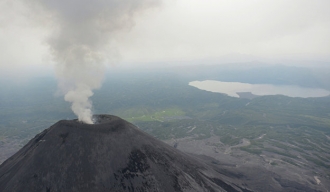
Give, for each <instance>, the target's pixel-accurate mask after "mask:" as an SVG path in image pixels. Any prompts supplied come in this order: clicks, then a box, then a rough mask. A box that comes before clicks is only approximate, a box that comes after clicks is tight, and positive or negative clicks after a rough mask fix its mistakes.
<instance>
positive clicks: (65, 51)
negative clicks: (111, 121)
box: [26, 0, 160, 124]
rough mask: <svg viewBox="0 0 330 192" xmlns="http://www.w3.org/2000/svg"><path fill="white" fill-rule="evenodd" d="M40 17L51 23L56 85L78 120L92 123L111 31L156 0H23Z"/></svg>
mask: <svg viewBox="0 0 330 192" xmlns="http://www.w3.org/2000/svg"><path fill="white" fill-rule="evenodd" d="M26 1H29V4H30V5H32V7H33V10H35V12H36V13H37V14H36V15H38V16H37V17H38V18H39V19H40V18H41V19H42V18H46V19H45V20H44V21H47V22H49V21H50V22H51V23H52V28H53V32H52V34H51V35H50V37H49V39H48V41H47V43H48V45H49V46H50V50H51V53H52V55H53V56H54V60H55V62H56V63H57V65H56V75H57V78H58V81H59V83H58V84H59V88H60V89H61V90H62V91H63V93H64V94H65V97H64V99H65V100H66V101H68V102H71V103H72V106H71V108H72V110H73V112H74V113H75V114H76V115H77V116H78V119H79V120H80V121H83V122H85V123H89V124H92V123H93V121H92V103H91V101H90V99H89V98H90V97H91V96H92V95H93V90H95V89H98V88H100V86H101V83H102V80H103V77H104V70H105V63H106V61H107V58H108V55H109V54H111V53H109V52H108V51H107V50H108V46H109V44H111V41H112V40H113V39H114V38H115V34H116V33H117V32H118V31H120V30H122V29H125V28H129V27H131V26H132V24H133V19H134V17H135V15H137V14H138V13H140V12H141V11H144V10H146V9H148V8H151V7H154V6H157V5H159V4H160V2H159V1H160V0H63V1H62V0H32V1H30V0H26Z"/></svg>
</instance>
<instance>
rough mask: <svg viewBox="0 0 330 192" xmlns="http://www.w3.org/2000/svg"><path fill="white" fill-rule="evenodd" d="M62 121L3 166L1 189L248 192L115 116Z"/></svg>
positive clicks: (41, 134) (32, 141)
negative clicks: (89, 121) (86, 121)
mask: <svg viewBox="0 0 330 192" xmlns="http://www.w3.org/2000/svg"><path fill="white" fill-rule="evenodd" d="M96 117H97V119H98V123H97V124H94V125H87V124H83V123H80V122H78V121H77V120H62V121H59V122H58V123H56V124H54V125H53V126H51V127H50V128H48V129H46V130H44V131H43V132H42V133H40V134H38V135H36V136H35V138H33V139H32V140H31V141H30V142H29V143H28V144H27V145H25V146H24V147H23V148H22V149H21V150H20V151H18V152H17V153H16V154H15V155H13V156H12V157H11V158H9V159H8V160H6V161H5V162H4V163H3V164H2V165H1V166H0V191H2V192H6V191H10V192H14V191H20V192H21V191H46V192H51V191H79V192H82V191H87V192H91V191H165V192H168V191H249V190H247V189H244V188H243V187H242V186H238V185H235V184H232V183H230V182H229V181H228V179H226V178H225V176H223V175H221V174H220V173H218V172H216V171H214V170H213V169H212V167H209V166H208V165H206V164H204V163H202V162H200V161H198V160H197V159H195V158H193V157H191V156H189V155H186V154H184V153H183V152H180V151H178V150H176V149H175V148H173V147H171V146H169V145H167V144H164V143H163V142H161V141H158V140H157V139H155V138H153V137H151V136H149V135H148V134H146V133H144V132H142V131H140V130H139V129H138V128H136V127H135V126H134V125H132V124H130V123H128V122H126V121H124V120H122V119H120V118H119V117H115V116H110V115H99V116H96Z"/></svg>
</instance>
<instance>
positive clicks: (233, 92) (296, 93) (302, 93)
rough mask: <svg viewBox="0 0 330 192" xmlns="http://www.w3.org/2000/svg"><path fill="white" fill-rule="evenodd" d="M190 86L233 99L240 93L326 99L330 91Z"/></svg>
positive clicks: (264, 86)
mask: <svg viewBox="0 0 330 192" xmlns="http://www.w3.org/2000/svg"><path fill="white" fill-rule="evenodd" d="M189 85H190V86H193V87H196V88H198V89H201V90H205V91H211V92H216V93H223V94H227V95H228V96H231V97H240V95H239V93H252V94H253V95H257V96H263V95H285V96H289V97H302V98H308V97H325V96H329V95H330V91H328V90H325V89H318V88H306V87H300V86H296V85H271V84H249V83H239V82H222V81H213V80H206V81H192V82H190V83H189Z"/></svg>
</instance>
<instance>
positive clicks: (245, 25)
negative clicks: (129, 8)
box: [0, 0, 330, 69]
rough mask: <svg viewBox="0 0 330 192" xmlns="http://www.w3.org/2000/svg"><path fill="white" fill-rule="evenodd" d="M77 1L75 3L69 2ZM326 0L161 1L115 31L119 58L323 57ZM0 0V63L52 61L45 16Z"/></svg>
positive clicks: (328, 39)
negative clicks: (46, 40) (133, 21)
mask: <svg viewBox="0 0 330 192" xmlns="http://www.w3.org/2000/svg"><path fill="white" fill-rule="evenodd" d="M75 6H79V4H77V5H75ZM329 7H330V1H329V0H226V1H225V0H166V1H163V3H162V5H161V6H159V7H155V8H153V9H149V10H147V11H146V12H142V13H140V14H138V15H136V16H135V18H134V20H135V24H134V25H133V26H132V27H129V28H126V29H124V30H121V31H119V32H117V33H116V34H114V36H115V38H113V39H112V40H111V41H110V42H109V55H111V57H113V60H114V62H115V63H116V64H117V65H120V64H121V63H126V65H127V63H130V64H132V65H134V63H164V62H165V63H166V62H167V63H175V62H178V61H179V62H180V61H188V63H189V62H190V61H191V62H193V61H196V60H198V61H203V60H206V61H207V60H219V61H221V62H226V61H231V60H233V59H234V60H235V57H236V58H237V60H239V61H247V62H249V61H250V60H260V61H284V60H295V61H297V60H298V61H302V60H313V61H325V62H330V11H329ZM28 10H29V9H28V8H27V7H26V5H24V4H22V3H20V1H19V0H17V1H13V0H0V66H1V69H4V68H10V69H15V68H21V67H22V66H36V67H38V66H51V63H52V62H51V58H52V57H51V55H50V53H49V47H48V45H47V43H45V39H47V37H48V36H49V34H50V33H51V31H52V27H51V26H50V25H51V24H49V23H48V22H47V18H44V19H43V20H42V21H36V20H40V18H35V17H34V16H33V14H30V13H29V11H28Z"/></svg>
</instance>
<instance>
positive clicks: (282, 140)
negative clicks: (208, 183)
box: [0, 67, 330, 191]
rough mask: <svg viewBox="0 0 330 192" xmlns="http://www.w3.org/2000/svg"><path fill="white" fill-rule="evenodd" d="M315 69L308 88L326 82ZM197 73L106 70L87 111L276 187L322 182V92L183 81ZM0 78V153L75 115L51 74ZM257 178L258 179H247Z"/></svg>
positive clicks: (329, 115)
mask: <svg viewBox="0 0 330 192" xmlns="http://www.w3.org/2000/svg"><path fill="white" fill-rule="evenodd" d="M204 69H205V68H204ZM205 70H206V69H205ZM210 70H212V71H214V67H210ZM231 70H232V73H238V72H237V71H235V70H233V69H231ZM269 70H273V68H272V67H270V68H269ZM283 70H286V68H285V67H284V68H283ZM298 70H303V69H298ZM197 71H199V70H197ZM266 71H267V70H266V69H265V72H266ZM218 73H219V74H220V73H222V71H221V70H220V71H218ZM240 73H241V74H242V75H239V76H238V77H242V76H244V73H246V71H240ZM210 74H211V72H210ZM127 77H130V78H127ZM296 77H298V75H296ZM316 77H317V76H316ZM316 77H313V76H309V77H308V78H309V79H314V82H316V83H315V85H311V86H309V88H318V89H326V88H327V86H328V84H327V83H329V82H322V81H317V78H316ZM203 78H205V79H209V78H212V76H210V77H209V78H206V77H204V74H203V73H200V72H196V71H191V72H190V74H188V73H186V74H182V75H178V74H177V70H176V69H175V70H172V69H166V70H155V71H153V72H152V73H145V72H143V71H136V72H131V71H121V72H118V73H109V74H107V79H106V81H105V82H104V86H103V88H102V89H101V90H98V91H96V92H95V95H94V96H93V97H92V99H93V105H94V109H93V111H94V113H95V114H113V115H117V116H120V117H122V118H124V119H126V120H128V121H130V122H132V123H134V124H135V125H137V126H138V127H140V128H141V129H142V130H144V131H146V132H147V133H149V134H151V135H153V136H154V137H156V138H158V139H161V140H163V141H164V142H165V143H168V144H169V145H171V146H173V147H175V148H177V149H179V150H182V151H184V152H188V153H192V154H197V155H204V156H207V157H211V158H213V159H214V160H213V161H212V162H213V163H214V164H215V165H216V164H218V163H219V164H221V165H224V166H225V169H226V170H227V171H229V172H236V173H237V172H240V173H242V174H243V173H244V175H245V177H247V178H250V179H251V178H256V177H257V175H259V174H260V173H261V172H263V173H265V174H266V175H268V176H267V177H265V178H264V179H265V181H264V182H269V181H270V180H269V179H271V178H273V179H271V180H274V179H275V181H276V182H277V183H279V184H280V185H282V186H284V187H285V186H286V185H290V186H295V187H296V189H304V187H308V188H310V189H315V190H320V191H327V190H329V187H330V186H329V183H330V182H329V181H330V172H329V170H330V169H329V167H330V161H329V159H330V156H329V154H328V151H329V150H330V147H329V144H330V129H329V127H330V121H329V119H330V109H329V107H328V106H330V97H329V96H327V97H319V98H299V97H297V98H296V97H287V96H284V95H270V96H258V97H255V98H253V99H249V98H237V97H230V96H226V95H224V94H220V93H213V92H208V91H203V90H200V89H197V88H195V87H193V86H190V85H189V82H191V81H192V80H196V79H198V80H199V79H201V80H202V79H203ZM223 78H226V77H225V76H223ZM246 78H247V76H246ZM251 78H255V76H254V77H251ZM218 79H220V80H221V78H218ZM301 79H304V78H301ZM238 80H239V79H238ZM292 80H293V79H290V78H288V79H282V80H281V81H282V83H283V82H284V81H288V82H290V81H292ZM266 81H274V82H275V81H276V79H271V78H267V79H266ZM2 82H3V83H2V84H1V90H3V91H2V92H1V108H2V109H3V110H1V116H2V119H1V127H0V128H1V132H0V133H1V136H0V139H1V144H0V148H1V150H0V151H1V161H4V160H5V159H6V158H8V157H9V156H10V155H12V154H13V153H14V152H16V151H17V150H18V149H19V148H20V147H22V146H23V145H24V144H26V143H27V141H28V140H29V139H31V138H32V137H33V136H34V135H35V134H37V133H39V132H41V131H43V130H44V129H45V128H48V127H49V126H50V125H52V124H53V123H55V122H57V121H58V120H59V119H74V118H75V116H74V114H73V113H72V112H71V110H70V108H69V105H68V104H67V103H65V102H64V101H63V100H62V99H61V98H60V97H56V96H54V94H55V93H56V81H55V80H54V79H53V78H51V77H40V78H36V79H31V80H30V81H29V82H27V83H26V84H25V85H24V87H22V86H21V85H19V84H16V85H15V84H9V83H7V82H6V83H4V81H2ZM264 82H265V81H263V79H262V78H261V79H260V80H259V83H264ZM297 84H298V85H299V81H297ZM297 84H295V85H297ZM323 84H324V86H319V85H323ZM200 158H202V159H204V157H203V156H200ZM222 169H223V166H222ZM252 170H254V171H252ZM268 172H269V173H268ZM270 173H272V174H273V176H272V175H271V174H270ZM268 180H269V181H268ZM260 182H262V180H260ZM248 183H249V182H248ZM251 183H253V184H251ZM258 185H262V184H261V183H258V182H252V181H250V183H249V186H258ZM289 191H290V190H289Z"/></svg>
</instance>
